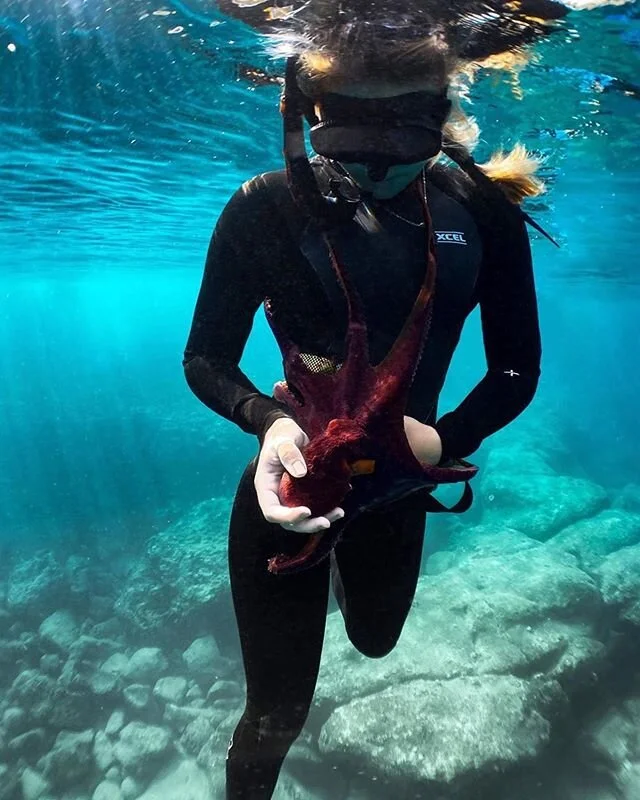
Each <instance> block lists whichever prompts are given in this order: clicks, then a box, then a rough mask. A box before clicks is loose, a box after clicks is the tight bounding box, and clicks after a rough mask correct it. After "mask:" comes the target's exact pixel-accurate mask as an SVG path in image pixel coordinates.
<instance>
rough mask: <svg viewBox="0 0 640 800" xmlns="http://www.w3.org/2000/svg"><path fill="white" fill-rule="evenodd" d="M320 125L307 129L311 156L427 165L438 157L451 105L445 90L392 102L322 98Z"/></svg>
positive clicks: (337, 96) (351, 161)
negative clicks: (443, 128) (424, 163)
mask: <svg viewBox="0 0 640 800" xmlns="http://www.w3.org/2000/svg"><path fill="white" fill-rule="evenodd" d="M321 103H322V116H323V118H322V120H320V121H317V118H316V121H315V124H313V125H312V127H311V132H310V139H311V145H312V147H313V149H314V150H315V152H316V153H318V154H319V155H321V156H325V157H327V158H331V159H334V160H335V161H341V162H343V163H347V164H354V163H359V164H371V165H373V164H375V165H378V166H379V167H380V168H382V169H384V168H385V167H386V168H388V167H390V166H392V165H394V164H415V163H416V162H419V161H427V160H428V159H430V158H433V157H434V156H435V155H437V154H438V153H439V152H440V149H441V147H442V127H443V125H444V123H445V121H446V119H447V117H448V115H449V111H450V109H451V101H450V100H449V98H448V97H447V94H446V91H444V92H441V93H439V94H436V95H434V94H433V92H428V91H420V92H409V93H407V94H400V95H395V96H393V97H375V98H361V97H352V96H347V95H342V94H337V93H331V92H330V93H327V94H324V95H322V100H321Z"/></svg>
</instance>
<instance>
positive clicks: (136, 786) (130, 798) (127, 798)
mask: <svg viewBox="0 0 640 800" xmlns="http://www.w3.org/2000/svg"><path fill="white" fill-rule="evenodd" d="M120 791H121V792H122V796H123V798H124V800H136V798H138V797H140V795H141V794H142V792H143V791H144V786H143V785H142V784H141V783H140V781H137V780H135V779H134V778H132V777H131V776H130V775H127V777H126V778H125V779H124V780H123V781H122V783H121V784H120Z"/></svg>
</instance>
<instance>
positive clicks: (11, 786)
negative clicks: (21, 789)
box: [0, 764, 20, 800]
mask: <svg viewBox="0 0 640 800" xmlns="http://www.w3.org/2000/svg"><path fill="white" fill-rule="evenodd" d="M19 780H20V779H19V775H18V772H17V770H16V769H15V768H14V767H9V766H8V765H7V764H0V797H1V798H2V800H4V798H7V800H18V795H17V791H18V786H19Z"/></svg>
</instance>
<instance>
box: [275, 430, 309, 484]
mask: <svg viewBox="0 0 640 800" xmlns="http://www.w3.org/2000/svg"><path fill="white" fill-rule="evenodd" d="M275 452H276V455H277V456H278V458H279V459H280V463H281V464H282V466H283V467H284V468H285V469H286V470H287V472H288V473H289V475H292V476H293V477H294V478H301V477H302V476H303V475H306V474H307V465H306V464H305V462H304V458H303V457H302V453H301V452H300V449H299V448H298V446H297V445H296V444H295V442H292V441H291V440H290V439H285V440H283V441H282V442H279V443H278V444H277V445H276V448H275Z"/></svg>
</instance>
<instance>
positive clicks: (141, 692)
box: [122, 683, 151, 712]
mask: <svg viewBox="0 0 640 800" xmlns="http://www.w3.org/2000/svg"><path fill="white" fill-rule="evenodd" d="M122 696H123V698H124V701H125V703H126V704H127V705H128V706H129V708H131V709H133V710H134V711H137V712H140V711H144V709H145V708H146V707H147V706H148V705H149V701H150V700H151V687H150V686H146V685H145V684H143V683H132V684H131V686H127V688H126V689H125V690H124V691H123V692H122Z"/></svg>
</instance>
